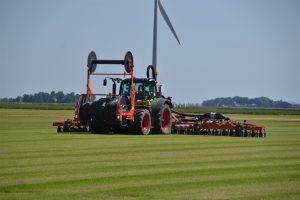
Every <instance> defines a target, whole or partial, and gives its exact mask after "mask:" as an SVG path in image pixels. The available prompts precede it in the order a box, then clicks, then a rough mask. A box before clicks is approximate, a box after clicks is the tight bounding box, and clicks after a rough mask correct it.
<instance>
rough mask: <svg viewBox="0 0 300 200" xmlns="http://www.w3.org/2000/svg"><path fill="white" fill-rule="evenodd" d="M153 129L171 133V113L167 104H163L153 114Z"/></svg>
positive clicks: (158, 131)
mask: <svg viewBox="0 0 300 200" xmlns="http://www.w3.org/2000/svg"><path fill="white" fill-rule="evenodd" d="M154 122H155V123H154V131H155V132H156V133H163V134H169V133H171V126H172V114H171V109H170V107H169V105H168V104H164V105H163V106H162V108H161V109H160V110H159V112H158V113H157V114H156V115H155V116H154Z"/></svg>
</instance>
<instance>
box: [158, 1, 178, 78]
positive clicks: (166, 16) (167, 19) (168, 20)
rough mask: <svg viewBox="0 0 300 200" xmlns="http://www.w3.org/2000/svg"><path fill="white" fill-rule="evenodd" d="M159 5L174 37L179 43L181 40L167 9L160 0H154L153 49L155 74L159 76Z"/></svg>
mask: <svg viewBox="0 0 300 200" xmlns="http://www.w3.org/2000/svg"><path fill="white" fill-rule="evenodd" d="M157 7H159V10H160V13H161V15H162V16H163V18H164V20H165V22H166V23H167V25H168V26H169V28H170V30H171V31H172V33H173V35H174V37H175V38H176V40H177V42H178V44H179V45H181V44H180V41H179V38H178V36H177V34H176V32H175V30H174V28H173V26H172V23H171V21H170V19H169V17H168V15H167V13H166V11H165V9H164V8H163V6H162V4H161V2H160V0H154V25H153V49H152V66H153V67H154V70H155V74H156V77H157Z"/></svg>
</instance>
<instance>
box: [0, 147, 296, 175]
mask: <svg viewBox="0 0 300 200" xmlns="http://www.w3.org/2000/svg"><path fill="white" fill-rule="evenodd" d="M277 152H278V155H276V156H274V155H273V153H274V152H268V153H260V154H257V153H251V154H250V153H248V154H247V157H245V156H244V155H241V154H237V153H231V154H225V155H222V156H220V154H214V155H206V156H198V155H193V156H180V157H178V156H177V157H174V156H173V157H163V158H159V159H158V158H155V159H144V158H142V159H121V160H109V159H108V160H102V159H98V160H93V161H82V159H79V160H80V161H75V162H74V161H71V162H70V161H68V160H67V161H65V162H61V163H48V164H37V163H34V164H30V163H28V164H26V165H21V166H19V165H11V166H6V167H1V168H0V169H1V171H0V177H2V176H5V175H8V176H11V174H12V173H13V174H14V175H15V176H17V175H18V174H21V173H26V175H29V174H30V173H34V174H36V173H45V172H48V173H51V172H52V171H58V173H59V172H60V171H65V170H66V169H67V171H69V170H77V169H79V170H80V169H89V170H90V169H92V168H97V169H98V170H105V169H107V168H108V169H111V168H115V169H117V168H118V167H119V168H122V169H123V168H125V167H128V168H130V167H131V166H137V167H140V166H150V167H151V166H152V165H157V164H159V165H182V164H199V165H201V166H203V165H205V164H208V165H217V164H219V163H233V162H234V163H236V164H237V163H242V162H263V163H267V162H269V161H273V160H274V159H276V160H295V161H300V158H299V154H298V152H294V151H286V150H285V151H277Z"/></svg>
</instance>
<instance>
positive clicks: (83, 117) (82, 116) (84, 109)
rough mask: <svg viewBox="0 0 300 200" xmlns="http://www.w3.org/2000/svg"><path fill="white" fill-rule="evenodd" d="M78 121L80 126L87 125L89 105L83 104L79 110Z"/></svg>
mask: <svg viewBox="0 0 300 200" xmlns="http://www.w3.org/2000/svg"><path fill="white" fill-rule="evenodd" d="M79 120H80V123H81V124H82V125H87V124H88V123H89V121H90V104H89V103H85V104H84V105H82V106H80V108H79Z"/></svg>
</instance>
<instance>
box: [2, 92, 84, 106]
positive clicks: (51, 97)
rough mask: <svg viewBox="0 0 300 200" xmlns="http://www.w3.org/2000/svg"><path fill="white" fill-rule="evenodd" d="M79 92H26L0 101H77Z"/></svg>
mask: <svg viewBox="0 0 300 200" xmlns="http://www.w3.org/2000/svg"><path fill="white" fill-rule="evenodd" d="M78 96H79V95H78V94H75V93H74V92H71V93H66V94H65V93H63V92H62V91H58V92H55V91H52V92H50V93H47V92H38V93H35V94H24V95H23V96H18V97H16V98H2V99H0V102H4V103H75V102H76V101H77V99H78Z"/></svg>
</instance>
